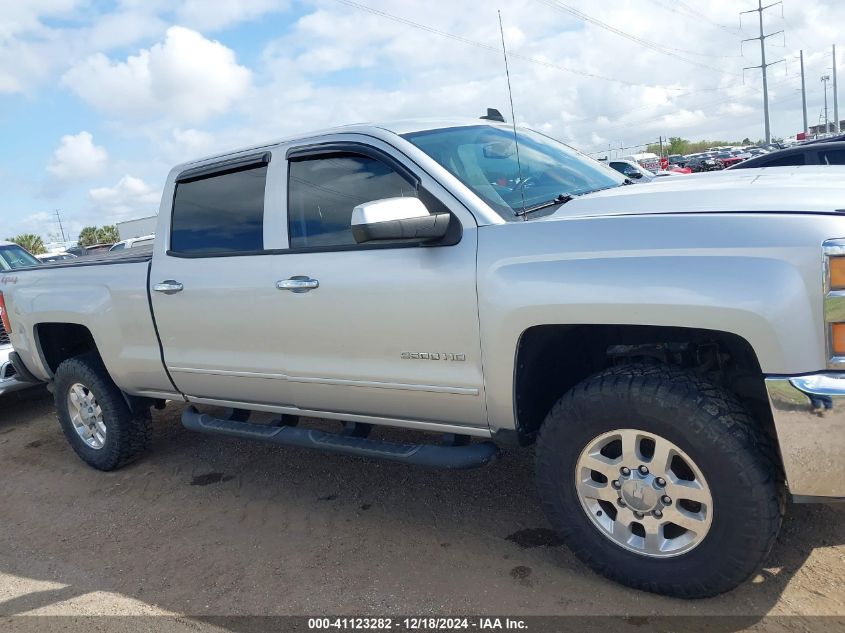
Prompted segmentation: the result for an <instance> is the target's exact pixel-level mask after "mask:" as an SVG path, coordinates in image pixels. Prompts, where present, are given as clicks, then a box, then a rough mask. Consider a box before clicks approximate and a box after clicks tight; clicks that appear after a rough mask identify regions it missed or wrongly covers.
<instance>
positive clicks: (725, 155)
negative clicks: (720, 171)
mask: <svg viewBox="0 0 845 633" xmlns="http://www.w3.org/2000/svg"><path fill="white" fill-rule="evenodd" d="M716 160H717V161H719V162H720V163H722V167H730V166H731V165H736V164H738V163H741V162H742V161H743V160H745V159H744V158H741V157H740V156H737V155H736V154H734V153H733V152H719V153H718V154H716Z"/></svg>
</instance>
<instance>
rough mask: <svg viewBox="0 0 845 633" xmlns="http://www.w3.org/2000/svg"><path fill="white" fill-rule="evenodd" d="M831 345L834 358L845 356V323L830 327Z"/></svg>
mask: <svg viewBox="0 0 845 633" xmlns="http://www.w3.org/2000/svg"><path fill="white" fill-rule="evenodd" d="M830 345H831V347H832V351H833V355H834V356H845V323H834V324H833V325H831V326H830Z"/></svg>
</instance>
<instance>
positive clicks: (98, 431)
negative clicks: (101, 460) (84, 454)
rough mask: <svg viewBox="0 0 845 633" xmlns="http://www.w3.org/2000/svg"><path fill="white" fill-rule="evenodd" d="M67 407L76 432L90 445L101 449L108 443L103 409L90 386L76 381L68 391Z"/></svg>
mask: <svg viewBox="0 0 845 633" xmlns="http://www.w3.org/2000/svg"><path fill="white" fill-rule="evenodd" d="M67 405H68V406H67V409H68V413H70V421H71V423H72V424H73V428H74V429H75V430H76V433H77V434H78V435H79V437H80V438H82V441H83V442H85V444H87V445H88V446H89V447H91V448H93V449H95V450H99V449H101V448H103V446H104V445H105V443H106V425H105V422H103V410H102V409H101V408H100V405H98V404H97V399H96V398H95V397H94V394H93V393H92V392H91V390H90V389H88V387H86V386H85V385H83V384H81V383H78V382H77V383H75V384H73V385H72V386H71V388H70V389H69V390H68V392H67Z"/></svg>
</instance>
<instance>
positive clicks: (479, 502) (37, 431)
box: [0, 388, 845, 630]
mask: <svg viewBox="0 0 845 633" xmlns="http://www.w3.org/2000/svg"><path fill="white" fill-rule="evenodd" d="M180 410H181V409H180V407H179V406H178V405H176V404H173V403H171V404H170V405H168V407H167V408H166V409H165V410H163V411H154V413H153V416H154V425H155V437H154V446H153V450H152V451H151V452H150V453H149V454H148V455H147V456H146V457H145V458H144V459H142V460H140V461H138V462H137V463H135V464H132V465H131V466H128V467H126V468H124V469H122V470H120V471H117V472H113V473H101V472H97V471H95V470H93V469H91V468H89V467H87V466H86V465H85V464H83V463H82V462H81V461H80V460H79V459H78V458H77V457H76V456H75V455H74V454H73V452H72V451H71V449H70V448H69V446H68V445H67V443H66V442H65V439H64V437H63V435H62V433H61V431H60V429H59V426H58V423H57V422H56V419H55V415H54V413H53V408H52V400H51V397H50V396H49V394H47V393H46V391H44V390H43V389H40V388H38V389H34V390H30V391H27V392H24V393H21V394H11V395H9V396H6V397H4V398H3V399H2V406H1V407H0V474H2V484H0V616H16V615H20V614H42V615H43V614H53V615H73V616H85V615H97V614H111V615H144V614H162V613H164V614H187V615H188V616H190V617H192V618H201V617H202V616H209V615H223V616H228V615H281V614H296V615H326V614H350V615H351V614H378V615H385V614H442V615H448V614H452V615H454V614H478V613H482V614H485V613H494V614H513V615H557V614H568V615H573V614H574V615H614V616H625V617H626V618H634V620H630V622H633V623H634V624H637V623H638V622H646V621H647V618H649V617H651V616H655V615H657V614H660V615H667V614H668V615H734V616H737V615H741V616H750V617H751V618H752V620H754V619H758V618H762V617H763V616H767V615H768V616H785V615H798V616H818V615H828V616H840V617H839V618H835V619H834V620H835V621H836V622H839V623H842V622H845V619H842V618H841V616H845V564H843V562H844V561H843V559H845V520H843V519H845V504H843V505H839V506H837V505H795V506H790V507H789V510H788V515H787V517H786V520H785V523H784V526H783V529H782V531H781V534H780V538H779V540H778V542H777V544H776V546H775V549H774V551H773V552H772V554H771V556H770V557H769V560H768V562H767V564H766V566H765V568H764V569H762V570H760V573H759V574H758V575H757V576H756V577H754V578H753V579H752V580H750V581H749V582H747V583H746V584H745V585H743V586H741V587H740V588H738V589H736V590H735V591H733V592H731V593H728V594H726V595H723V596H719V597H717V598H713V599H709V600H699V601H689V602H685V601H681V600H674V599H668V598H662V597H659V596H655V595H651V594H647V593H641V592H638V591H633V590H629V589H626V588H624V587H620V586H618V585H615V584H613V583H611V582H608V581H606V580H604V579H602V578H601V577H599V576H596V575H595V574H593V573H592V572H590V571H589V570H588V569H587V568H585V567H584V566H583V565H582V564H581V563H580V562H578V561H577V560H576V559H575V558H574V557H573V556H572V555H571V554H570V553H569V551H568V550H567V549H566V548H565V547H562V546H561V545H560V544H559V543H558V542H557V539H556V538H555V536H554V534H553V533H552V532H551V531H550V530H549V526H548V523H547V522H546V520H545V517H544V516H543V513H542V511H541V510H540V507H539V504H538V501H537V498H536V495H535V493H534V488H533V484H532V459H531V453H530V451H519V450H513V451H510V452H507V453H505V454H504V455H503V458H502V459H501V460H499V461H498V462H496V463H495V464H493V465H492V466H489V467H487V468H483V469H477V470H472V471H463V472H447V471H436V470H426V469H422V468H415V467H407V466H402V465H398V464H390V463H385V462H370V461H365V460H361V459H353V458H348V457H341V456H334V455H326V454H322V453H318V452H309V451H305V450H299V449H285V448H280V447H273V446H266V445H262V444H258V443H251V442H247V441H233V440H228V439H223V438H220V437H214V436H207V435H199V434H193V433H191V432H189V431H186V430H184V429H183V428H182V427H181V425H180V423H179V413H180ZM380 433H384V432H383V431H380ZM637 618H643V620H642V621H640V620H637ZM24 619H25V618H24ZM13 620H21V618H12V617H9V618H7V619H6V622H12V621H13ZM197 621H199V620H197ZM775 621H776V622H778V623H779V624H778V626H782V627H783V628H785V629H790V630H792V629H796V628H801V626H803V625H801V626H799V625H798V624H797V623H796V621H794V620H791V619H783V620H778V619H777V618H776V619H775V620H773V622H775ZM752 623H753V622H752ZM647 628H648V627H646V629H647ZM646 629H642V628H641V629H640V630H646ZM186 630H191V628H190V627H188V629H186Z"/></svg>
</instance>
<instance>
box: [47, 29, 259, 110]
mask: <svg viewBox="0 0 845 633" xmlns="http://www.w3.org/2000/svg"><path fill="white" fill-rule="evenodd" d="M250 82H251V73H250V71H249V69H247V68H245V67H243V66H240V65H238V63H237V61H236V59H235V54H234V52H233V51H232V50H231V49H229V48H227V47H226V46H224V45H223V44H221V43H220V42H217V41H212V40H208V39H206V38H204V37H203V36H202V35H201V34H199V33H197V32H196V31H192V30H190V29H187V28H184V27H179V26H174V27H171V28H169V29H168V30H167V34H166V37H165V40H164V42H161V43H158V44H155V45H153V46H152V47H151V48H149V49H144V50H141V51H140V52H139V53H138V54H137V55H132V56H129V57H128V58H127V59H126V60H125V61H112V60H110V59H109V58H107V57H106V56H105V55H103V54H102V53H98V54H96V55H92V56H90V57H88V58H87V59H85V60H84V61H82V62H81V63H79V64H77V65H75V66H73V67H72V68H71V69H70V70H68V71H67V72H66V73H65V74H64V76H63V77H62V83H63V84H64V85H65V86H67V87H69V88H70V89H71V90H73V91H74V92H75V93H76V94H77V95H79V97H81V98H82V99H83V100H84V101H86V102H87V103H89V104H90V105H92V106H94V107H95V108H97V109H98V110H101V111H103V112H105V113H107V114H109V115H112V116H118V117H121V116H122V117H128V118H146V119H149V118H152V117H154V116H164V117H167V118H171V119H173V120H176V121H186V122H198V121H203V120H206V119H209V118H212V117H214V116H217V115H220V114H224V113H225V112H227V111H228V110H229V109H230V108H231V106H232V105H233V103H235V102H236V101H237V100H238V99H240V98H241V97H243V96H244V94H245V93H246V91H247V89H248V88H249V86H250Z"/></svg>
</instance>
